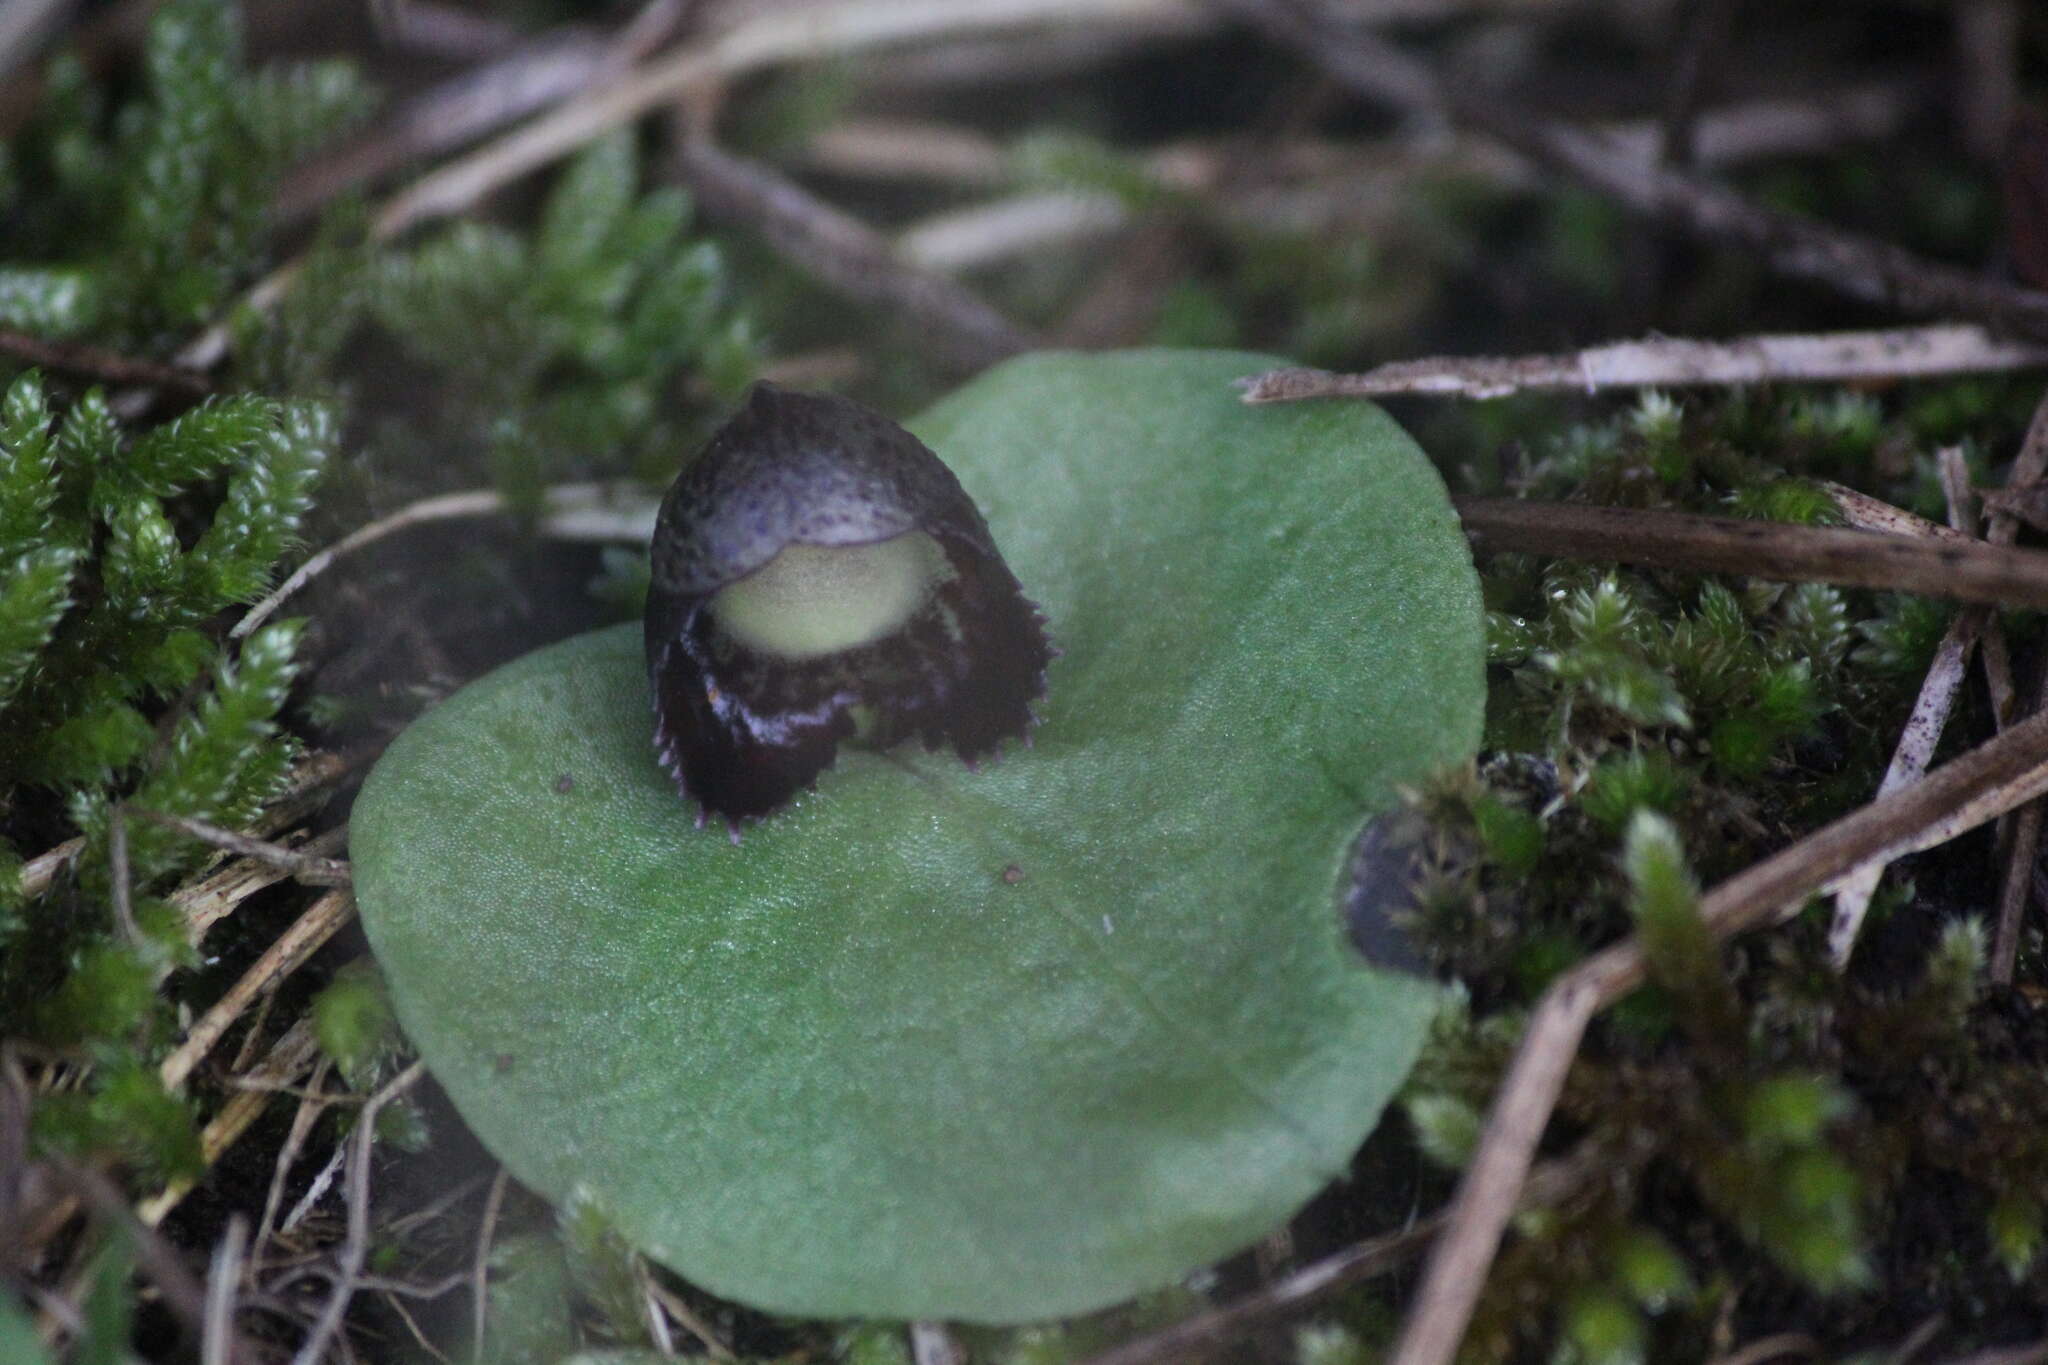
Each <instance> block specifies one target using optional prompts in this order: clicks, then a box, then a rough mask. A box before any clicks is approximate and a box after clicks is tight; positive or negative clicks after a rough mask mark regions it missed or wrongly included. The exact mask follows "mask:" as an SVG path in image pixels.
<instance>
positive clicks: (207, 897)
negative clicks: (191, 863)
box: [166, 825, 348, 947]
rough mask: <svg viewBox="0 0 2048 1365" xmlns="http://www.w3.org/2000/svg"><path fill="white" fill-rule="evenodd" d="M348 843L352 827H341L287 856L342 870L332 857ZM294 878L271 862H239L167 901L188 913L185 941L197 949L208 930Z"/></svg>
mask: <svg viewBox="0 0 2048 1365" xmlns="http://www.w3.org/2000/svg"><path fill="white" fill-rule="evenodd" d="M288 837H289V836H288ZM347 842H348V826H347V825H337V826H336V827H334V828H333V829H330V830H324V831H322V832H321V833H319V834H316V835H314V836H313V837H312V838H310V839H305V840H303V841H302V842H299V843H296V844H291V845H287V846H284V847H285V851H286V852H288V853H291V854H293V855H295V856H298V857H304V858H307V859H309V860H311V861H312V862H314V863H315V864H320V863H326V862H329V861H336V862H337V863H338V865H339V866H340V867H342V868H346V867H347V866H348V864H347V863H345V862H339V860H334V859H331V858H330V856H329V855H331V854H335V853H339V852H340V851H341V850H342V848H343V846H344V845H346V844H347ZM275 846H276V845H274V847H275ZM291 875H292V873H291V869H289V868H282V867H278V866H276V865H275V864H274V863H271V862H269V861H265V860H262V859H258V858H237V859H235V860H234V861H233V862H230V863H227V864H225V865H224V866H222V867H221V869H220V870H219V871H218V872H215V873H213V874H212V875H210V876H208V877H205V878H203V879H202V880H200V881H196V882H192V883H190V884H189V885H186V886H181V887H179V888H178V889H177V890H176V891H173V892H172V893H171V894H170V895H169V896H168V897H167V898H166V899H168V900H169V901H170V903H171V904H172V905H174V906H176V907H177V908H178V909H180V910H182V911H183V912H184V913H185V938H186V940H187V941H188V942H190V943H191V944H192V945H193V946H194V947H197V946H198V945H199V944H200V943H202V942H203V941H205V938H206V934H207V931H208V930H210V929H211V928H212V927H213V926H214V925H216V924H218V923H220V921H222V920H223V919H226V918H227V917H228V916H229V915H231V914H233V913H234V912H235V911H236V910H237V909H239V908H240V907H241V905H242V904H243V902H245V901H247V900H248V899H249V898H250V897H251V896H253V895H255V894H256V893H257V892H258V891H262V890H265V889H267V888H269V887H273V886H276V885H277V884H278V883H279V882H281V881H285V880H286V879H288V878H289V877H290V876H291ZM315 884H316V885H317V884H318V883H315ZM332 884H333V885H342V884H343V883H341V882H336V883H332Z"/></svg>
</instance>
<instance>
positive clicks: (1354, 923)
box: [1343, 810, 1430, 976]
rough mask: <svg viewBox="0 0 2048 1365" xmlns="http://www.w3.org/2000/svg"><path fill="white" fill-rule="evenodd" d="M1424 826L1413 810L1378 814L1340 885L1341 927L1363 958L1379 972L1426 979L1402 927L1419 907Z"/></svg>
mask: <svg viewBox="0 0 2048 1365" xmlns="http://www.w3.org/2000/svg"><path fill="white" fill-rule="evenodd" d="M1428 833H1429V829H1428V824H1427V822H1425V821H1424V820H1422V819H1421V818H1420V817H1418V816H1417V815H1415V814H1414V813H1413V812H1411V811H1405V810H1400V811H1390V812H1388V813H1387V814H1385V815H1376V816H1374V817H1373V818H1372V819H1371V820H1369V821H1367V822H1366V826H1365V828H1364V829H1362V830H1360V831H1359V834H1358V842H1357V843H1355V844H1353V845H1352V847H1351V865H1350V869H1349V873H1348V875H1347V876H1346V878H1345V884H1344V900H1343V913H1344V927H1345V929H1346V931H1347V932H1348V933H1349V934H1350V936H1351V942H1352V945H1353V946H1354V947H1356V948H1357V949H1358V951H1359V952H1360V953H1362V954H1363V955H1364V956H1365V960H1366V961H1367V962H1370V963H1371V964H1372V965H1373V966H1375V967H1378V968H1380V969H1382V970H1383V971H1392V972H1407V973H1409V974H1410V975H1413V976H1428V975H1429V974H1430V972H1429V964H1428V962H1427V961H1425V960H1424V958H1423V956H1422V953H1421V952H1420V951H1419V950H1418V949H1417V948H1416V946H1415V943H1414V940H1413V939H1412V938H1410V937H1409V934H1408V930H1407V928H1406V925H1407V923H1408V921H1410V920H1411V919H1413V917H1414V915H1415V913H1416V911H1417V910H1418V909H1419V908H1420V902H1419V901H1418V899H1417V896H1416V891H1417V887H1418V884H1419V882H1420V880H1421V877H1422V874H1423V870H1424V867H1425V866H1426V862H1425V858H1426V849H1425V841H1426V840H1427V838H1428Z"/></svg>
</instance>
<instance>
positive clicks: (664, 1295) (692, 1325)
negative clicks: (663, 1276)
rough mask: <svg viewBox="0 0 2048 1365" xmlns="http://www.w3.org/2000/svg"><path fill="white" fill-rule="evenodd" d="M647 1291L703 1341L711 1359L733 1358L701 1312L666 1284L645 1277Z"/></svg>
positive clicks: (727, 1347) (651, 1277)
mask: <svg viewBox="0 0 2048 1365" xmlns="http://www.w3.org/2000/svg"><path fill="white" fill-rule="evenodd" d="M647 1292H648V1293H650V1294H652V1295H653V1296H654V1298H655V1299H656V1301H657V1302H659V1303H660V1304H661V1306H662V1308H663V1309H664V1310H666V1312H667V1313H668V1315H669V1316H670V1317H672V1318H674V1319H675V1320H676V1321H677V1322H679V1323H681V1324H682V1325H683V1329H684V1330H685V1331H687V1332H689V1333H690V1335H692V1336H694V1337H696V1338H697V1340H699V1341H701V1342H703V1343H704V1353H705V1354H706V1355H708V1356H710V1357H711V1358H712V1359H713V1360H732V1359H735V1357H734V1355H733V1350H732V1347H730V1346H728V1345H726V1344H725V1341H724V1339H723V1338H721V1337H720V1336H719V1335H718V1333H716V1332H714V1331H713V1330H712V1329H711V1324H710V1323H708V1322H706V1321H704V1317H703V1315H702V1314H701V1313H699V1312H697V1311H696V1310H695V1309H693V1308H691V1307H690V1305H689V1304H687V1303H685V1302H684V1301H683V1300H682V1298H681V1296H680V1295H677V1294H675V1293H672V1292H671V1291H670V1290H669V1288H668V1286H667V1285H665V1284H663V1283H662V1282H661V1281H660V1280H658V1279H656V1278H654V1277H653V1276H652V1275H650V1276H648V1278H647Z"/></svg>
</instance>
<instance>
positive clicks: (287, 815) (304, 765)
mask: <svg viewBox="0 0 2048 1365" xmlns="http://www.w3.org/2000/svg"><path fill="white" fill-rule="evenodd" d="M649 525H650V528H651V526H652V521H651V519H650V522H649ZM361 761H362V756H361V755H349V756H344V755H341V754H333V753H316V754H312V755H309V756H308V757H307V758H306V759H305V760H303V761H302V762H301V763H300V764H299V765H298V766H297V767H295V768H293V769H292V773H291V776H290V778H289V779H287V782H286V786H285V790H284V793H283V794H282V795H281V796H279V797H278V798H277V799H276V800H275V801H273V802H271V804H270V805H269V806H267V807H266V808H265V809H264V812H263V818H262V820H261V821H259V822H258V824H257V826H256V829H257V831H258V832H259V833H261V832H263V831H265V830H269V831H276V830H279V829H283V828H284V827H285V826H286V825H288V824H291V823H293V822H295V821H297V820H298V819H300V818H301V817H302V816H304V815H305V814H307V813H308V812H309V811H310V810H311V806H309V805H308V804H307V801H308V798H310V797H312V796H313V795H314V794H315V793H317V792H319V791H320V790H321V789H322V788H323V787H326V786H329V785H331V784H332V783H334V782H335V781H337V780H339V779H340V778H341V777H343V776H345V775H347V774H348V773H349V772H350V771H351V770H353V769H354V767H355V766H356V765H357V764H358V763H360V762H361ZM322 799H324V798H322ZM280 821H281V822H282V823H279V822H280ZM84 851H85V840H84V838H83V837H78V838H71V839H66V840H65V841H64V842H63V843H61V844H58V845H56V846H54V847H52V848H48V849H45V850H44V851H43V852H41V853H38V854H37V855H36V856H35V857H33V858H31V859H29V860H28V862H27V863H25V864H23V866H22V869H21V895H22V898H23V899H24V900H34V899H35V898H36V897H38V896H40V895H42V894H43V893H44V892H46V891H48V890H49V889H50V886H51V884H52V883H53V882H55V881H56V879H57V875H58V874H59V873H60V872H62V871H63V870H64V869H65V868H67V867H69V866H71V864H72V863H73V862H75V861H77V859H78V855H79V854H81V853H83V852H84ZM172 899H173V900H176V899H177V893H174V894H173V897H172Z"/></svg>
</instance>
